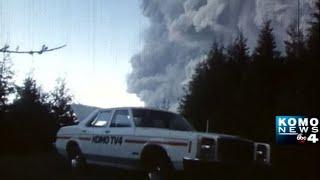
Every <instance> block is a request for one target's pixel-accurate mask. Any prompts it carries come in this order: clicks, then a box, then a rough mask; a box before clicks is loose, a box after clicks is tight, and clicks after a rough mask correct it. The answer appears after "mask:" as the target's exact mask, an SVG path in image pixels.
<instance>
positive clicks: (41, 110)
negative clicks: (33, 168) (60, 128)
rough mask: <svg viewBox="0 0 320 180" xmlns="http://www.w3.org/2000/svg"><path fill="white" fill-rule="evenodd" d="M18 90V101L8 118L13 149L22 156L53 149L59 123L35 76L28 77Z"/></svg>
mask: <svg viewBox="0 0 320 180" xmlns="http://www.w3.org/2000/svg"><path fill="white" fill-rule="evenodd" d="M16 89H17V98H16V100H14V102H13V104H12V105H11V106H10V115H9V120H10V121H9V124H10V126H9V127H8V128H10V132H11V134H10V137H11V138H12V140H11V141H10V147H11V148H12V149H15V150H17V151H19V152H21V151H22V152H23V153H25V152H30V151H39V150H41V149H43V148H48V147H51V143H52V142H53V141H54V137H55V132H56V124H55V122H54V119H53V116H52V114H51V112H50V105H49V103H48V99H47V98H48V96H47V94H45V93H43V92H42V90H41V88H40V87H38V86H37V84H36V81H35V80H34V79H33V78H32V77H27V78H26V79H25V80H24V82H23V85H22V86H17V87H16ZM22 138H23V140H21V139H22ZM21 147H24V148H23V149H21Z"/></svg>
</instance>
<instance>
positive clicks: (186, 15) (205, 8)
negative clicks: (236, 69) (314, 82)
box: [127, 0, 314, 111]
mask: <svg viewBox="0 0 320 180" xmlns="http://www.w3.org/2000/svg"><path fill="white" fill-rule="evenodd" d="M313 3H314V1H313V0H301V11H302V13H301V22H302V27H307V22H308V21H309V20H310V14H309V13H310V12H311V9H312V7H313ZM141 10H142V11H143V15H144V16H146V17H147V18H148V19H149V21H150V26H149V27H148V29H147V30H146V33H145V37H144V47H143V49H142V51H141V52H139V53H138V54H136V55H134V56H133V57H132V58H131V65H132V72H131V73H130V74H129V76H128V79H127V84H128V92H130V93H135V94H137V95H138V97H139V98H140V99H141V100H142V101H144V102H145V104H146V106H151V107H159V106H162V105H163V104H162V103H163V102H166V104H167V106H168V107H169V109H170V110H173V111H174V110H176V108H177V107H178V101H179V98H181V96H182V95H183V94H184V90H183V87H184V86H185V85H186V83H187V82H188V80H189V79H190V78H191V76H192V74H193V70H194V67H195V66H196V65H197V64H198V63H199V62H200V61H201V60H203V59H204V58H205V56H206V53H207V52H208V50H209V49H210V47H211V45H212V43H213V41H218V42H221V43H224V44H229V43H230V42H231V41H232V39H233V38H234V37H235V36H236V35H237V34H238V32H239V31H240V30H241V31H242V32H243V33H244V34H245V36H246V37H247V38H248V45H249V47H250V48H252V47H254V46H255V43H256V38H257V35H258V33H259V27H260V26H261V24H262V23H263V22H264V20H266V19H271V20H272V21H273V27H274V30H275V35H276V39H277V40H278V47H279V48H280V49H283V42H282V40H283V39H286V37H287V35H286V30H287V28H288V26H289V25H290V24H291V23H292V22H293V21H294V20H296V17H297V1H294V0H174V1H173V0H142V2H141Z"/></svg>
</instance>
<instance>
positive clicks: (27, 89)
mask: <svg viewBox="0 0 320 180" xmlns="http://www.w3.org/2000/svg"><path fill="white" fill-rule="evenodd" d="M13 78H14V72H13V70H12V62H11V58H10V54H9V53H6V52H4V53H3V59H2V61H1V62H0V124H1V125H0V135H1V137H2V142H1V144H2V146H1V150H0V152H1V153H21V154H26V153H33V152H39V151H43V150H46V149H49V148H51V147H52V143H53V142H54V141H55V136H56V132H57V130H58V129H59V128H60V127H61V126H66V125H72V124H74V123H76V117H75V114H74V113H73V110H72V109H71V103H72V96H71V95H70V93H69V91H68V88H67V87H66V82H65V80H64V79H63V78H58V79H57V82H56V86H55V88H54V89H53V90H52V91H51V92H45V91H43V90H42V88H41V87H40V86H39V85H38V84H37V82H36V80H35V79H34V78H33V76H32V75H31V74H29V75H27V77H26V78H25V79H24V80H23V83H22V85H17V84H16V83H15V82H14V81H13Z"/></svg>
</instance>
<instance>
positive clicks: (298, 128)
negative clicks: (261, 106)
mask: <svg viewBox="0 0 320 180" xmlns="http://www.w3.org/2000/svg"><path fill="white" fill-rule="evenodd" d="M318 133H319V119H318V118H316V117H305V116H276V142H277V144H318V143H319V139H318Z"/></svg>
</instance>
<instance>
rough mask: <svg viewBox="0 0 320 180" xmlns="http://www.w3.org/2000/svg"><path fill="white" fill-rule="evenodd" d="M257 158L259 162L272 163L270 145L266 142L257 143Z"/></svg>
mask: <svg viewBox="0 0 320 180" xmlns="http://www.w3.org/2000/svg"><path fill="white" fill-rule="evenodd" d="M255 160H256V162H258V163H262V164H269V163H270V145H269V144H265V143H255Z"/></svg>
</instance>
